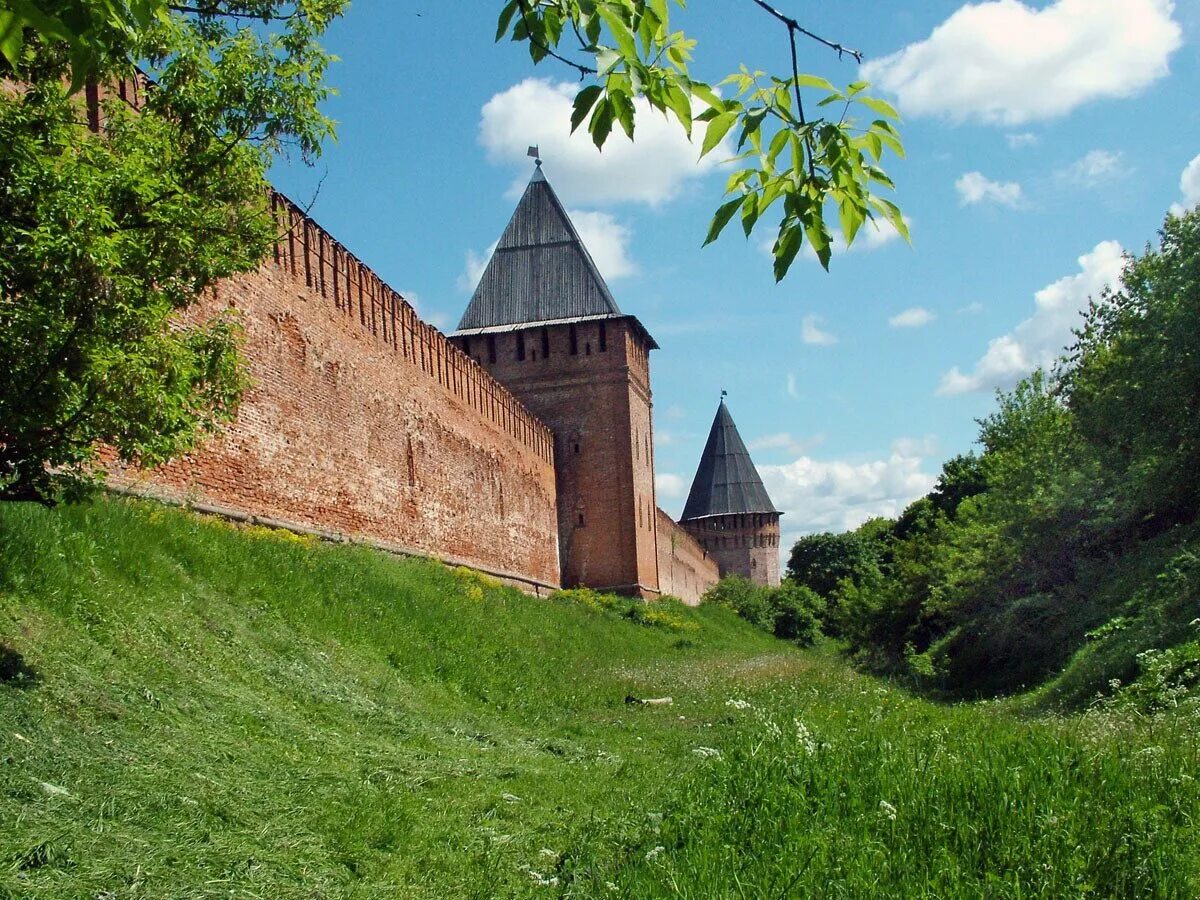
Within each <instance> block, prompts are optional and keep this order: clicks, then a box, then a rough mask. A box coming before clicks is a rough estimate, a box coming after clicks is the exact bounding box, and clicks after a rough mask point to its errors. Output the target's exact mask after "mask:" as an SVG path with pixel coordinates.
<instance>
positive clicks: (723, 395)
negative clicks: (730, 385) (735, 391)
mask: <svg viewBox="0 0 1200 900" xmlns="http://www.w3.org/2000/svg"><path fill="white" fill-rule="evenodd" d="M728 396H729V391H726V390H722V391H721V399H722V400H724V399H725V398H726V397H728Z"/></svg>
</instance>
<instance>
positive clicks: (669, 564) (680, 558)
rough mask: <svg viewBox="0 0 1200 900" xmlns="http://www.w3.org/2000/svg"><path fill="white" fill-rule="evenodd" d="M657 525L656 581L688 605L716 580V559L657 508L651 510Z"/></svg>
mask: <svg viewBox="0 0 1200 900" xmlns="http://www.w3.org/2000/svg"><path fill="white" fill-rule="evenodd" d="M655 521H656V522H657V525H658V584H659V587H660V588H661V590H662V592H663V593H664V594H672V595H674V596H676V597H678V598H679V599H680V600H682V601H683V602H684V603H687V604H689V605H691V606H695V605H697V604H698V603H699V602H700V597H701V596H702V595H703V594H704V592H705V591H707V590H708V589H709V588H710V587H712V586H713V585H714V584H716V583H717V581H718V580H719V579H720V577H721V574H720V570H719V568H718V566H717V561H716V560H715V559H713V558H712V557H711V556H709V555H708V554H707V553H706V552H705V551H704V548H703V547H701V546H700V544H699V543H698V542H697V541H696V539H695V538H693V537H692V536H691V535H690V534H688V533H687V532H686V531H684V530H683V526H682V525H679V524H678V523H676V522H675V521H673V520H672V519H671V517H670V516H668V515H667V514H666V513H665V512H663V511H662V510H661V509H659V510H655Z"/></svg>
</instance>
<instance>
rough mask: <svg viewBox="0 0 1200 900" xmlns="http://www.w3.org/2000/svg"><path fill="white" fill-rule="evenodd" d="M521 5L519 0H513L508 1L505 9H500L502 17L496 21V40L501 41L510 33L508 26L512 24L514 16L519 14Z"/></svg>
mask: <svg viewBox="0 0 1200 900" xmlns="http://www.w3.org/2000/svg"><path fill="white" fill-rule="evenodd" d="M519 7H520V2H519V0H511V2H509V3H507V4H506V5H505V7H504V9H502V10H500V18H499V20H498V21H497V22H496V40H497V41H500V40H501V39H502V38H503V37H504V36H505V35H506V34H508V27H509V26H510V25H511V24H512V19H513V16H515V15H516V14H517V9H518V8H519Z"/></svg>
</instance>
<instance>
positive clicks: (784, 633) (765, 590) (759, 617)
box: [701, 575, 825, 647]
mask: <svg viewBox="0 0 1200 900" xmlns="http://www.w3.org/2000/svg"><path fill="white" fill-rule="evenodd" d="M701 602H702V603H716V604H718V605H720V606H724V607H726V608H728V609H731V610H733V611H734V612H736V613H737V614H738V615H739V616H741V617H742V618H743V619H745V620H746V621H747V622H750V623H751V624H753V625H757V626H758V627H759V628H761V629H763V631H767V632H770V633H771V634H773V635H775V636H776V637H777V638H781V639H783V640H787V641H792V642H794V643H796V644H798V645H800V646H802V647H808V646H811V645H812V644H813V643H814V642H815V641H816V640H817V638H819V637H820V636H821V620H820V617H821V615H822V613H823V612H824V609H825V601H824V600H822V599H821V597H820V596H818V595H817V593H816V592H815V591H813V590H812V589H811V588H808V587H805V586H804V585H800V584H796V583H795V582H794V581H791V580H790V579H788V580H785V581H784V582H783V584H782V585H781V586H780V587H777V588H772V587H765V586H761V585H757V584H755V583H754V582H752V581H750V580H749V579H747V578H743V577H741V576H740V575H727V576H726V577H724V578H722V579H721V580H720V581H719V582H717V583H716V584H715V585H713V586H712V587H711V588H709V589H708V591H707V592H706V593H705V594H704V596H703V597H702V598H701Z"/></svg>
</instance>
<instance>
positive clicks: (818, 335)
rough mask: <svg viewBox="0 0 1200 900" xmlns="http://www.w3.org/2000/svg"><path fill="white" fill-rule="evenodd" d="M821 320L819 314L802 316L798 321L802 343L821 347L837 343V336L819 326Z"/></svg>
mask: <svg viewBox="0 0 1200 900" xmlns="http://www.w3.org/2000/svg"><path fill="white" fill-rule="evenodd" d="M821 321H822V319H821V317H820V316H805V317H804V319H803V320H802V321H801V323H800V338H801V340H803V341H804V343H806V344H816V345H817V346H822V347H825V346H828V345H829V344H836V343H837V338H836V337H835V336H834V335H832V334H830V333H829V332H828V331H825V330H823V329H822V328H821V327H820V323H821Z"/></svg>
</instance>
